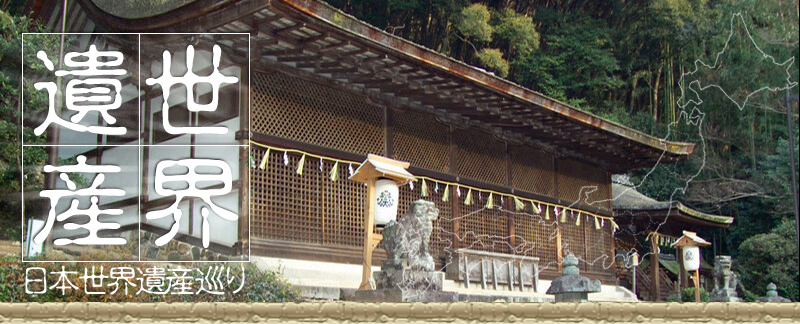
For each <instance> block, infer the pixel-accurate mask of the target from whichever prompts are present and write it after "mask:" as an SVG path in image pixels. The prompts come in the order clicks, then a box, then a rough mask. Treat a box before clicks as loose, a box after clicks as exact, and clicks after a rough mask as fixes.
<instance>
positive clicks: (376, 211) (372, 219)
mask: <svg viewBox="0 0 800 324" xmlns="http://www.w3.org/2000/svg"><path fill="white" fill-rule="evenodd" d="M408 167H409V163H408V162H401V161H397V160H392V159H390V158H386V157H382V156H378V155H374V154H370V155H368V156H367V159H366V160H365V161H364V163H362V164H361V166H360V167H358V169H357V170H356V171H355V172H353V175H351V176H350V180H353V181H358V182H362V183H365V184H366V185H367V206H366V215H364V256H363V271H362V275H361V285H360V286H359V288H358V289H362V290H371V289H372V285H371V284H370V278H371V277H372V251H373V250H374V249H375V247H377V246H378V243H379V242H380V241H381V239H382V236H381V235H380V234H376V233H375V228H374V227H376V226H377V227H379V228H382V227H383V226H384V225H386V224H388V223H389V222H390V221H393V220H395V219H397V203H398V198H399V197H398V196H399V191H398V186H400V185H404V184H406V183H409V182H411V181H415V180H416V178H414V175H412V174H411V173H409V172H408V171H407V170H406V169H408Z"/></svg>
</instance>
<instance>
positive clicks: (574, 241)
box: [559, 213, 586, 271]
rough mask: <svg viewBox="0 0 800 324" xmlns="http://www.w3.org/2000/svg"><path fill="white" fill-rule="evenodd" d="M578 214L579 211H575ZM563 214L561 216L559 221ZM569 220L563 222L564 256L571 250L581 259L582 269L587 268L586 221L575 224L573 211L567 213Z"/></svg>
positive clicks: (562, 243)
mask: <svg viewBox="0 0 800 324" xmlns="http://www.w3.org/2000/svg"><path fill="white" fill-rule="evenodd" d="M575 216H577V213H575ZM560 219H561V216H559V221H560ZM566 220H567V221H566V222H565V223H561V245H562V247H563V248H562V250H563V253H564V256H566V255H567V254H569V253H570V252H571V253H572V254H574V255H575V256H576V257H577V258H578V259H579V260H581V262H580V264H579V267H580V268H581V270H583V271H585V270H586V262H584V260H586V233H585V230H586V224H585V223H586V222H585V220H581V223H580V225H575V223H576V219H575V218H574V217H572V214H571V213H567V219H566Z"/></svg>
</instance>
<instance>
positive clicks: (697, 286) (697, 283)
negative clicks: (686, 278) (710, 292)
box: [694, 269, 700, 303]
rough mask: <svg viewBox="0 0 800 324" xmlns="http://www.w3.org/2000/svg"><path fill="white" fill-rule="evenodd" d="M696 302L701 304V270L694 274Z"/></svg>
mask: <svg viewBox="0 0 800 324" xmlns="http://www.w3.org/2000/svg"><path fill="white" fill-rule="evenodd" d="M694 301H695V302H697V303H699V302H700V269H697V270H695V273H694Z"/></svg>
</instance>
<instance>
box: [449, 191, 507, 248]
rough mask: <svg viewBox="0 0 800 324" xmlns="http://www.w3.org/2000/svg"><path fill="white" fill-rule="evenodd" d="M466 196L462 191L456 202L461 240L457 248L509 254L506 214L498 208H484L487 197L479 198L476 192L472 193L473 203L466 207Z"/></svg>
mask: <svg viewBox="0 0 800 324" xmlns="http://www.w3.org/2000/svg"><path fill="white" fill-rule="evenodd" d="M466 195H467V191H466V190H463V189H462V191H461V197H460V198H459V201H458V204H459V205H458V209H459V212H460V214H461V215H460V216H457V219H458V221H459V228H460V232H459V237H460V238H461V241H460V242H459V247H462V248H467V249H472V250H480V251H488V252H497V253H509V252H510V251H511V246H510V244H509V235H508V228H507V222H508V219H507V217H508V214H507V213H504V212H502V211H501V210H500V209H498V208H493V209H486V208H484V206H485V205H486V202H487V200H486V199H488V197H487V196H486V195H483V196H479V194H478V193H477V192H473V197H472V199H473V203H472V204H471V205H469V206H467V205H465V204H464V199H465V198H466ZM481 198H482V199H481ZM493 199H494V204H495V205H500V198H499V197H493Z"/></svg>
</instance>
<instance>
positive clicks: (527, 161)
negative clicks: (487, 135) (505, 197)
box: [511, 146, 555, 197]
mask: <svg viewBox="0 0 800 324" xmlns="http://www.w3.org/2000/svg"><path fill="white" fill-rule="evenodd" d="M511 159H512V166H511V172H512V179H513V183H514V188H516V189H521V190H525V191H528V192H532V193H537V194H540V195H545V196H550V197H552V196H553V195H554V194H555V183H554V182H553V180H554V179H555V177H554V176H553V157H552V156H551V155H549V154H546V153H544V152H542V151H539V150H536V149H533V148H530V147H524V146H512V147H511Z"/></svg>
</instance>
